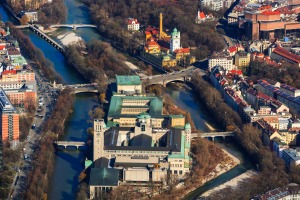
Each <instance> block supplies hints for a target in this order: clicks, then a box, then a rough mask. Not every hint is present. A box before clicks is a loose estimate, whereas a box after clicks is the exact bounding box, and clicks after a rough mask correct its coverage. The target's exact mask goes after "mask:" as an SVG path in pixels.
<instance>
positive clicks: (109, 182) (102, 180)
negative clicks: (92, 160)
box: [89, 167, 119, 186]
mask: <svg viewBox="0 0 300 200" xmlns="http://www.w3.org/2000/svg"><path fill="white" fill-rule="evenodd" d="M118 179H119V170H118V169H113V168H105V167H101V168H92V169H91V173H90V183H89V185H92V186H118Z"/></svg>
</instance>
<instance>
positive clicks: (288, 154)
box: [282, 148, 300, 167]
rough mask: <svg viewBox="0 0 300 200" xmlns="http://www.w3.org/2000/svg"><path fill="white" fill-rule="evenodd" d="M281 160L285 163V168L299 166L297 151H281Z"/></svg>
mask: <svg viewBox="0 0 300 200" xmlns="http://www.w3.org/2000/svg"><path fill="white" fill-rule="evenodd" d="M282 159H283V160H284V161H285V164H286V166H287V167H291V166H297V165H299V164H300V151H299V149H291V148H289V149H284V150H283V151H282Z"/></svg>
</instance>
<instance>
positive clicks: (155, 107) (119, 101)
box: [107, 96, 163, 118]
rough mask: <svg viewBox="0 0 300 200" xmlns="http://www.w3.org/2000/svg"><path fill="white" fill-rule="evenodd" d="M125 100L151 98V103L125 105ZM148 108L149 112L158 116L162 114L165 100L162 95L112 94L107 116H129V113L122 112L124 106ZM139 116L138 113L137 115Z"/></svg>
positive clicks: (153, 115)
mask: <svg viewBox="0 0 300 200" xmlns="http://www.w3.org/2000/svg"><path fill="white" fill-rule="evenodd" d="M124 100H149V103H148V104H147V105H145V106H135V104H133V105H132V106H128V105H126V106H123V101H124ZM123 107H124V108H125V107H126V108H141V107H143V108H148V111H147V114H148V115H150V116H152V117H156V116H161V115H162V107H163V102H162V98H161V97H152V96H151V97H147V96H112V98H111V101H110V104H109V110H108V114H107V117H112V118H118V117H120V116H127V114H121V111H122V108H123ZM136 116H137V115H136Z"/></svg>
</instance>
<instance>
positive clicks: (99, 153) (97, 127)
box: [93, 119, 106, 161]
mask: <svg viewBox="0 0 300 200" xmlns="http://www.w3.org/2000/svg"><path fill="white" fill-rule="evenodd" d="M105 130H106V125H105V122H104V120H103V119H94V137H93V139H94V141H93V142H94V146H93V161H95V160H97V159H99V158H101V157H103V156H104V132H105Z"/></svg>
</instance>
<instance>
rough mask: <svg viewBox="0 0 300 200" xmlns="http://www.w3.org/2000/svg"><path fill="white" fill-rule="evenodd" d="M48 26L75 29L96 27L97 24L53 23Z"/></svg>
mask: <svg viewBox="0 0 300 200" xmlns="http://www.w3.org/2000/svg"><path fill="white" fill-rule="evenodd" d="M50 28H72V29H74V30H75V29H77V28H97V26H96V25H94V24H54V25H51V26H50Z"/></svg>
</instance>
